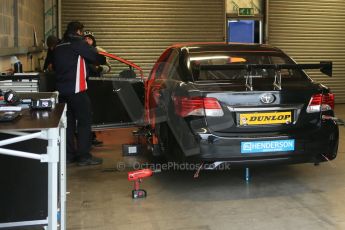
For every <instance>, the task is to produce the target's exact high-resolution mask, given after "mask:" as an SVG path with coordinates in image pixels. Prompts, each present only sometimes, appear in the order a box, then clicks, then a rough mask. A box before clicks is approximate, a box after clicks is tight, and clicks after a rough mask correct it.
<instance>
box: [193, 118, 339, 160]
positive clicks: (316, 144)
mask: <svg viewBox="0 0 345 230" xmlns="http://www.w3.org/2000/svg"><path fill="white" fill-rule="evenodd" d="M338 138H339V131H338V127H337V125H335V124H334V123H333V122H327V123H325V124H323V125H322V127H321V128H320V129H318V130H315V131H313V132H306V133H298V134H294V135H287V134H285V135H279V136H260V137H245V138H244V137H221V136H216V135H213V134H210V135H201V136H200V155H198V156H196V159H198V160H201V161H207V162H212V161H224V162H228V163H231V164H232V165H243V166H246V165H255V164H278V163H286V164H289V163H305V162H320V161H325V160H327V159H329V160H333V159H334V158H335V157H336V154H337V149H338ZM275 140H294V142H295V144H294V150H292V151H275V152H262V153H241V143H242V142H252V141H275Z"/></svg>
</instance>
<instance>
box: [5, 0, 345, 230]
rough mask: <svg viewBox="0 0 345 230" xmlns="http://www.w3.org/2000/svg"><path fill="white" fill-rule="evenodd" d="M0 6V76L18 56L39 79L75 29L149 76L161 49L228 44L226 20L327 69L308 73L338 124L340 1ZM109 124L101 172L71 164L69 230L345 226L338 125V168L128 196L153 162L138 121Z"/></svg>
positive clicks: (190, 174)
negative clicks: (128, 148) (59, 42)
mask: <svg viewBox="0 0 345 230" xmlns="http://www.w3.org/2000/svg"><path fill="white" fill-rule="evenodd" d="M0 8H1V9H2V11H1V12H0V26H1V27H0V31H1V34H0V71H1V75H7V73H8V71H9V69H10V67H11V64H12V61H13V59H11V58H12V57H13V56H17V57H18V59H19V60H20V62H21V63H22V68H23V71H24V73H25V72H27V73H30V72H40V73H42V66H43V62H44V59H45V56H46V51H47V47H46V44H45V41H46V39H47V37H48V36H49V35H56V36H57V37H61V36H62V34H63V31H64V30H65V28H66V25H67V23H68V22H70V21H73V20H79V21H81V22H82V23H84V25H85V29H89V30H91V31H93V32H94V34H95V35H96V38H97V43H98V45H100V46H101V47H102V48H104V49H105V50H106V51H107V52H109V53H111V54H116V55H118V56H119V57H122V58H124V59H127V60H130V61H132V62H134V63H136V64H138V65H139V66H140V67H141V68H142V69H143V71H144V76H146V77H147V76H149V73H150V70H151V69H152V65H153V64H154V62H155V60H156V59H157V58H158V57H159V55H160V54H161V53H162V51H163V50H164V49H165V48H166V47H168V46H170V45H172V44H175V43H184V42H224V41H230V29H229V24H228V23H229V22H230V21H231V22H239V21H241V20H249V21H253V22H254V24H253V26H254V27H253V28H254V31H252V32H253V36H254V37H255V38H253V39H254V40H253V42H258V43H265V44H270V45H273V46H276V47H279V48H280V49H282V50H283V51H284V52H286V53H287V54H289V55H290V56H291V57H293V58H294V60H296V61H297V62H298V63H309V62H318V61H320V60H331V61H333V77H332V78H328V77H325V76H324V75H322V74H320V73H319V72H316V71H307V72H308V73H309V74H310V76H311V78H312V79H314V80H315V81H317V82H321V83H323V84H325V85H327V86H328V87H330V88H331V90H332V92H333V93H334V94H335V102H336V105H335V114H336V116H337V117H339V118H342V119H345V104H344V103H345V43H344V41H345V30H344V29H343V27H344V26H343V23H344V21H345V14H344V12H345V2H344V1H342V0H317V1H312V0H305V1H303V2H301V1H297V0H291V1H283V0H271V1H270V0H250V1H249V0H248V1H242V0H241V1H240V0H226V1H225V0H214V1H206V0H201V1H200V0H198V1H197V0H190V1H185V0H173V1H163V0H150V1H146V0H142V1H138V0H137V1H134V0H123V1H119V0H108V1H99V0H83V1H81V0H2V1H1V2H0ZM239 9H249V10H248V12H246V11H244V12H243V14H240V13H239ZM2 90H4V89H2ZM119 113H120V111H119ZM112 125H113V127H109V125H108V126H107V128H104V127H103V126H102V125H99V124H95V125H94V129H95V130H96V134H97V139H99V140H101V141H102V142H103V145H102V146H101V147H93V148H92V154H93V155H95V156H97V157H100V158H102V159H103V164H102V165H98V166H88V167H78V166H76V165H67V207H66V229H71V230H73V229H76V230H77V229H104V230H105V229H107V230H108V229H109V230H110V229H135V228H141V229H155V230H159V229H181V230H182V229H205V230H206V229H297V228H300V229H345V208H344V206H345V198H344V196H343V194H344V193H345V184H344V182H343V179H344V178H345V169H344V168H343V164H344V163H345V158H344V153H345V149H344V141H345V139H344V128H343V127H341V126H340V127H339V131H340V139H339V150H338V156H337V158H336V159H335V160H333V161H329V162H324V163H321V164H320V165H315V166H314V165H313V164H312V163H308V164H296V165H279V166H266V167H255V168H251V169H250V170H251V174H250V179H249V180H248V181H246V178H245V175H246V174H245V170H244V169H242V168H230V169H228V170H213V171H212V170H203V171H201V172H200V173H199V177H198V178H194V175H195V173H196V170H162V172H159V173H156V174H154V175H153V176H152V177H149V178H145V179H144V180H143V183H142V184H141V185H140V186H141V187H142V188H143V189H145V190H146V191H147V193H148V195H147V197H146V198H144V199H132V197H131V192H132V189H133V182H130V181H128V179H127V173H128V172H129V171H133V170H134V169H137V168H138V166H139V165H146V166H150V165H152V164H153V163H156V162H155V161H153V159H152V157H151V156H150V151H149V150H147V148H146V146H145V144H144V142H145V141H144V140H142V139H141V138H140V139H138V137H137V136H134V135H133V131H135V130H137V129H138V128H139V126H137V124H136V123H135V122H131V121H130V120H127V118H125V119H122V118H120V119H119V120H114V121H113V124H112ZM138 140H139V141H138ZM137 143H140V144H141V146H140V147H141V151H140V152H141V154H139V155H138V156H123V145H124V144H130V145H134V144H137ZM0 159H1V158H0ZM16 173H23V172H22V171H21V170H18V171H17V172H16ZM2 174H4V175H5V174H6V172H2ZM0 178H1V179H3V180H4V181H3V182H1V180H0V183H4V184H5V179H4V178H5V177H0ZM0 194H2V193H0ZM5 196H6V194H5ZM8 196H11V194H8ZM0 206H1V204H0ZM1 215H5V214H4V213H1V211H0V220H1ZM57 215H58V214H57ZM0 228H1V221H0ZM11 229H43V227H42V226H38V227H36V226H30V227H27V226H24V227H20V228H19V227H12V228H11Z"/></svg>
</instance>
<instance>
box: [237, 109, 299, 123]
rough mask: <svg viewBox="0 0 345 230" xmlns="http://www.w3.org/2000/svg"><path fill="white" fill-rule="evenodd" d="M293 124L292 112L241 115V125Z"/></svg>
mask: <svg viewBox="0 0 345 230" xmlns="http://www.w3.org/2000/svg"><path fill="white" fill-rule="evenodd" d="M291 122H292V119H291V112H273V113H243V114H240V125H265V124H290V123H291Z"/></svg>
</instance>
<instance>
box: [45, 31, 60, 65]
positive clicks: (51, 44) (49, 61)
mask: <svg viewBox="0 0 345 230" xmlns="http://www.w3.org/2000/svg"><path fill="white" fill-rule="evenodd" d="M58 42H59V39H58V38H57V37H55V36H54V35H49V36H48V37H47V46H48V51H47V56H46V58H45V60H44V65H43V70H44V71H45V72H52V71H53V58H54V54H53V52H54V49H55V46H56V45H57V43H58Z"/></svg>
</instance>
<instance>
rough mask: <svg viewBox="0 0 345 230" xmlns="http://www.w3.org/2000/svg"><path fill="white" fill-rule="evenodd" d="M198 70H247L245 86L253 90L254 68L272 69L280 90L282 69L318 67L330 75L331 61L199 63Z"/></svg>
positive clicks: (275, 82) (275, 83)
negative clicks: (306, 62)
mask: <svg viewBox="0 0 345 230" xmlns="http://www.w3.org/2000/svg"><path fill="white" fill-rule="evenodd" d="M199 68H200V70H233V69H240V70H247V76H246V86H247V87H248V88H249V89H250V90H253V84H252V83H253V80H252V77H253V75H252V74H251V73H252V71H253V70H254V69H274V70H276V75H275V79H274V83H273V85H274V86H275V87H277V88H278V89H279V90H281V73H280V71H281V70H282V69H299V70H304V69H320V71H321V73H323V74H326V75H327V76H329V77H332V68H333V63H332V62H331V61H322V62H320V64H228V65H200V67H199Z"/></svg>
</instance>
